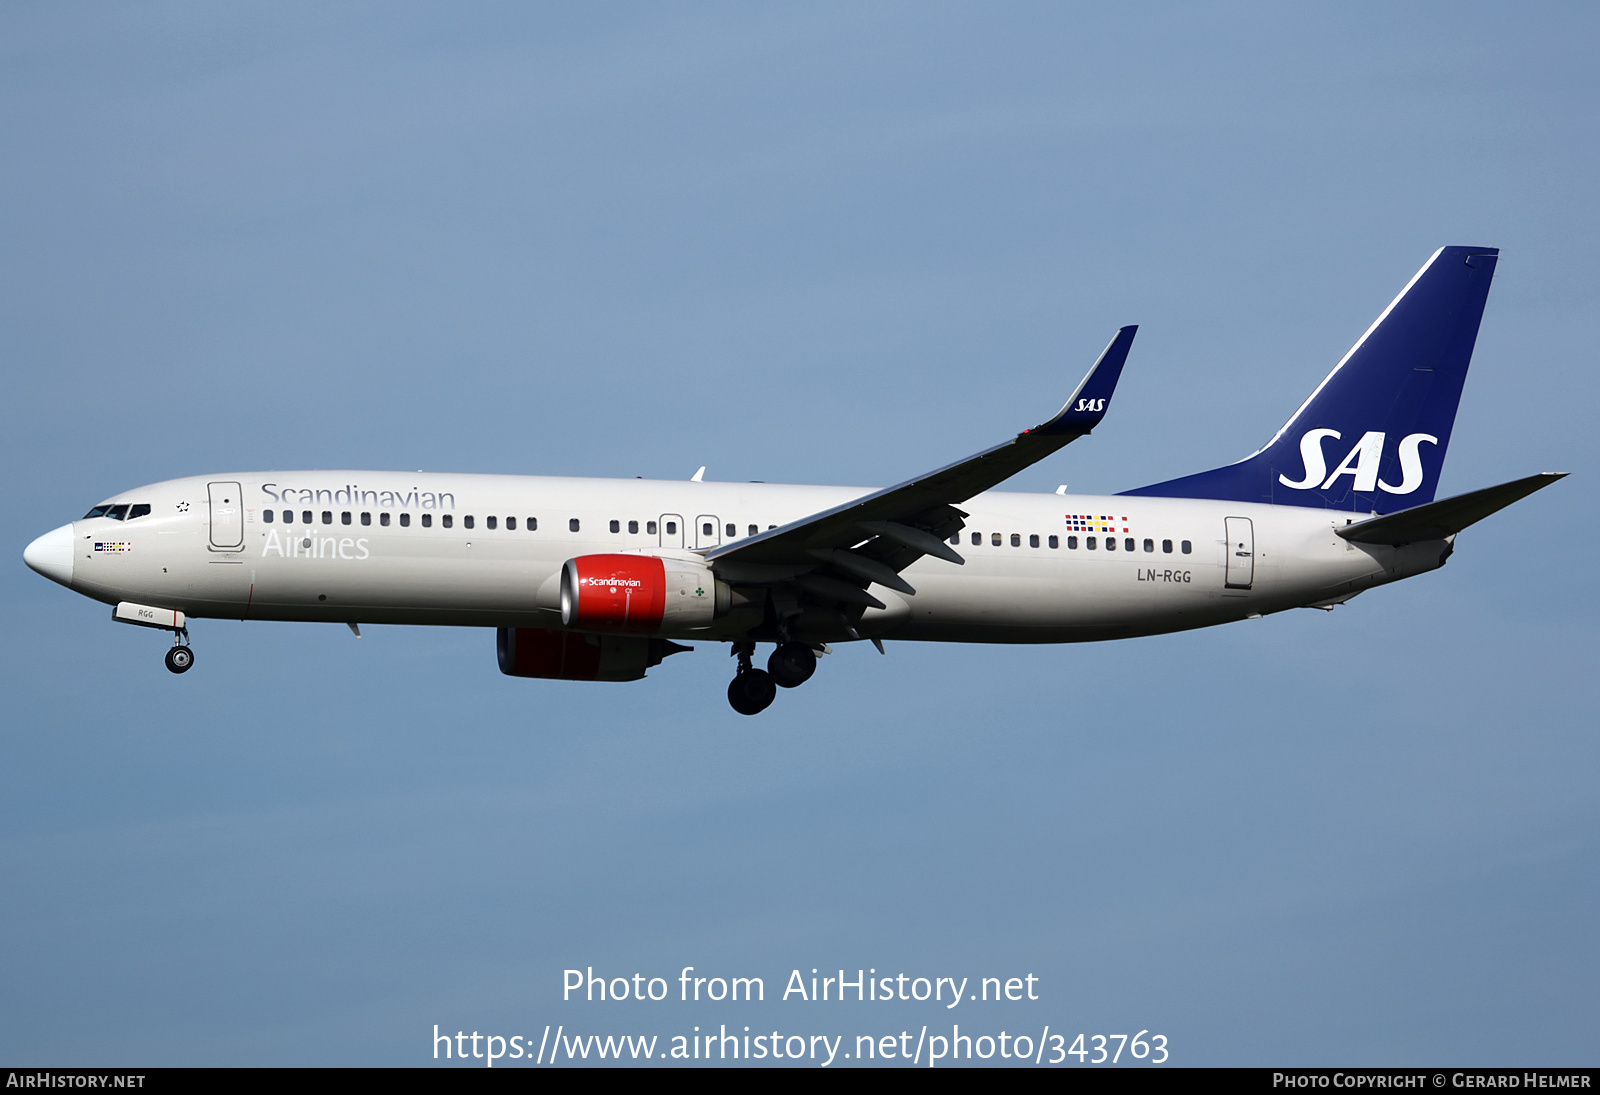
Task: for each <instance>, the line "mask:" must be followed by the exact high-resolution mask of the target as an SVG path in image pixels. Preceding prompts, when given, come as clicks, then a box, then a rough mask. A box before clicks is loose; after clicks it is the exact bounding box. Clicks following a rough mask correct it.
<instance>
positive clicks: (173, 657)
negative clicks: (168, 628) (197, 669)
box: [166, 631, 194, 673]
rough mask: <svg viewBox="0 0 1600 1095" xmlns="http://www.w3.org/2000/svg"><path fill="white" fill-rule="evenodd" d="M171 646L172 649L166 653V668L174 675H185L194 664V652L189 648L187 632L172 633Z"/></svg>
mask: <svg viewBox="0 0 1600 1095" xmlns="http://www.w3.org/2000/svg"><path fill="white" fill-rule="evenodd" d="M172 644H173V645H172V649H171V650H168V651H167V659H166V661H167V668H168V669H170V670H172V671H173V672H174V673H187V672H188V671H189V667H190V666H191V665H193V664H194V651H193V650H191V649H190V648H189V634H188V632H187V631H177V632H173V635H172Z"/></svg>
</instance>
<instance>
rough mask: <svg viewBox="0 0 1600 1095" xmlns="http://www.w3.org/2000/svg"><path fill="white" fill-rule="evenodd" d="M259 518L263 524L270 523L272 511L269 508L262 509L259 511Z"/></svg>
mask: <svg viewBox="0 0 1600 1095" xmlns="http://www.w3.org/2000/svg"><path fill="white" fill-rule="evenodd" d="M261 520H262V523H263V524H268V525H270V524H272V511H271V510H270V509H264V510H262V511H261Z"/></svg>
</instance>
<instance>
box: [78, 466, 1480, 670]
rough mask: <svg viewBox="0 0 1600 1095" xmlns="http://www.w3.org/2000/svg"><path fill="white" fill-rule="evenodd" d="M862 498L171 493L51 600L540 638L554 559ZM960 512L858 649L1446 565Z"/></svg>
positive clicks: (1063, 509) (1073, 516)
mask: <svg viewBox="0 0 1600 1095" xmlns="http://www.w3.org/2000/svg"><path fill="white" fill-rule="evenodd" d="M867 493H869V491H868V489H867V488H857V487H813V486H790V485H779V484H764V483H701V482H679V481H661V480H644V479H625V480H616V479H565V478H549V477H541V476H516V475H447V474H422V473H418V474H414V475H405V474H400V473H395V472H358V471H350V472H344V471H316V472H267V473H262V472H248V473H233V474H226V475H216V476H204V477H194V478H188V479H175V480H170V481H167V482H164V483H157V484H154V485H151V486H147V487H141V488H139V489H137V490H132V491H128V492H125V493H124V494H121V495H118V496H117V497H116V498H113V499H108V503H127V504H130V505H134V506H145V505H148V506H149V507H150V511H149V513H148V514H145V515H142V516H139V517H137V518H134V519H131V520H129V519H125V520H120V521H119V520H114V519H111V518H108V517H94V518H86V519H84V520H80V521H76V522H74V523H73V524H72V525H71V526H70V528H71V538H72V543H73V545H74V550H73V552H72V562H71V566H70V568H69V570H68V572H67V574H66V575H65V582H64V584H68V585H70V587H71V588H72V589H74V590H76V591H78V592H81V593H83V594H85V595H87V596H89V597H93V598H95V599H97V600H101V601H105V602H107V603H112V604H115V603H118V602H123V601H128V602H136V603H139V604H142V605H153V606H158V607H160V608H168V609H176V610H179V611H182V612H184V613H186V614H187V615H188V616H189V617H219V618H233V619H259V620H312V621H332V622H351V623H395V624H444V625H463V626H479V627H532V628H560V627H561V617H560V611H559V600H558V596H557V593H556V583H557V577H558V575H559V572H560V569H561V567H562V564H563V563H564V562H565V561H566V560H568V559H571V558H573V557H575V556H581V555H589V554H596V553H651V554H662V553H669V554H670V553H685V554H686V553H692V552H695V551H701V550H705V549H709V548H713V547H717V546H719V545H722V544H726V543H730V542H732V541H735V540H738V539H741V538H744V537H746V536H749V535H751V534H752V533H753V532H755V531H764V530H766V529H768V528H771V527H774V526H782V525H785V524H787V523H788V522H791V521H795V520H798V519H801V518H803V517H805V516H807V515H808V514H812V513H816V512H817V511H819V510H823V509H826V508H828V507H830V506H835V505H838V504H839V503H841V502H844V501H847V500H849V499H851V498H855V497H859V496H861V495H864V494H867ZM961 508H962V509H963V510H965V511H966V512H967V513H968V514H969V516H968V517H967V521H966V527H965V528H964V529H963V530H962V531H961V533H960V536H959V545H958V546H956V550H957V551H959V553H960V554H961V555H962V556H963V557H964V558H965V560H966V562H965V565H961V566H958V565H955V564H953V563H950V562H946V561H943V560H940V559H937V558H934V557H931V556H925V557H923V558H922V559H920V560H919V561H918V562H916V563H914V564H913V565H911V566H910V567H909V568H907V569H906V570H905V571H904V573H903V577H904V578H905V579H906V580H907V581H908V582H909V583H910V584H911V585H912V586H913V587H914V588H915V589H916V593H915V595H912V596H907V595H904V594H898V593H895V592H893V591H891V590H887V589H884V588H882V587H881V586H873V587H871V592H872V594H873V595H874V596H875V597H877V598H878V599H880V600H881V601H883V602H884V604H885V605H886V607H885V608H883V609H878V608H873V609H869V610H868V611H867V612H866V614H865V615H864V616H863V617H862V619H861V620H860V621H859V625H858V626H859V634H860V635H861V636H862V637H864V638H895V639H920V640H933V641H947V642H1078V641H1089V640H1099V639H1113V638H1124V637H1128V636H1134V635H1149V634H1156V633H1160V632H1168V631H1178V630H1184V629H1187V628H1194V627H1204V626H1207V625H1210V624H1216V623H1224V622H1227V621H1230V620H1238V619H1243V618H1246V617H1249V616H1254V615H1261V614H1266V613H1269V612H1276V611H1280V610H1282V609H1286V608H1293V607H1296V606H1303V605H1317V604H1327V603H1332V602H1336V601H1340V600H1344V599H1347V598H1348V597H1350V596H1353V595H1354V594H1355V593H1358V592H1360V591H1361V590H1363V589H1366V588H1368V587H1371V586H1374V585H1380V584H1383V583H1385V582H1390V581H1394V580H1397V579H1400V578H1404V577H1409V576H1411V575H1413V574H1419V573H1422V572H1424V571H1428V570H1433V569H1435V568H1437V567H1438V566H1440V565H1442V563H1443V562H1444V559H1445V557H1447V556H1448V554H1449V550H1450V545H1449V544H1448V543H1447V542H1446V541H1443V540H1440V541H1431V542H1428V543H1423V544H1411V545H1407V546H1405V547H1401V548H1391V547H1383V546H1372V545H1360V544H1352V543H1349V542H1347V541H1345V540H1343V539H1341V538H1340V537H1339V536H1337V535H1335V534H1334V529H1335V528H1336V527H1339V526H1342V525H1345V524H1347V523H1349V521H1350V520H1352V519H1359V518H1360V517H1362V516H1365V515H1364V514H1345V513H1337V512H1333V511H1328V510H1321V509H1309V508H1304V507H1298V506H1272V505H1252V504H1244V503H1237V502H1217V501H1206V500H1193V499H1171V498H1150V497H1122V496H1086V495H1054V494H1046V495H1038V494H1014V493H1001V492H995V491H992V492H988V493H985V494H980V495H978V496H977V497H975V498H972V499H970V500H969V501H967V502H965V503H963V504H962V507H961ZM269 511H270V513H271V517H270V519H269V518H268V512H269ZM286 513H287V514H289V515H290V516H291V518H292V520H288V521H286V520H285V514H286ZM447 518H448V524H449V527H445V525H446V519H447ZM730 528H731V531H730ZM62 531H64V530H62ZM1108 540H1109V541H1110V542H1111V544H1112V545H1114V547H1112V548H1110V549H1108ZM954 543H955V542H954V541H952V544H953V545H954ZM1091 544H1093V547H1092V548H1091V547H1090V545H1091ZM1052 545H1053V546H1052ZM1074 545H1075V546H1074ZM1130 545H1131V546H1130ZM1185 545H1187V549H1186V547H1185ZM57 580H58V581H60V580H63V578H62V577H57ZM757 623H759V616H758V615H752V614H751V612H748V611H741V609H740V608H739V607H738V606H737V605H736V606H735V607H734V609H733V610H732V611H731V612H729V613H727V614H726V615H725V616H723V617H721V618H719V619H718V620H716V621H715V622H714V623H713V624H712V625H710V626H709V627H705V628H700V629H696V630H692V631H682V632H666V633H664V634H665V635H666V637H669V638H679V639H739V638H742V637H744V636H745V635H746V634H747V633H748V631H749V629H750V628H751V627H752V626H754V625H755V624H757ZM817 637H818V638H820V639H823V640H828V639H837V638H842V637H844V636H827V635H819V636H817Z"/></svg>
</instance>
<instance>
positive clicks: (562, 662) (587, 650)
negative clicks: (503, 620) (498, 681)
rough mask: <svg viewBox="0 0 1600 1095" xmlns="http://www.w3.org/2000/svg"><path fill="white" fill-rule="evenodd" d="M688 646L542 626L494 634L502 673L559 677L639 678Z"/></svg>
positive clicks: (656, 640)
mask: <svg viewBox="0 0 1600 1095" xmlns="http://www.w3.org/2000/svg"><path fill="white" fill-rule="evenodd" d="M688 649H690V648H689V647H687V646H679V645H678V644H677V643H675V642H672V641H671V640H669V639H647V638H644V637H642V636H636V635H585V634H583V633H581V632H578V631H550V630H548V629H546V628H542V627H502V628H500V629H499V632H498V634H497V635H496V636H495V653H496V654H497V655H498V656H499V658H500V672H502V673H504V674H506V675H507V676H508V677H544V678H547V679H550V680H558V681H636V680H639V679H640V678H642V677H643V676H644V671H645V670H646V669H649V668H650V667H651V666H652V665H660V664H661V659H663V658H665V657H668V656H669V655H672V654H676V653H678V652H679V651H680V650H688Z"/></svg>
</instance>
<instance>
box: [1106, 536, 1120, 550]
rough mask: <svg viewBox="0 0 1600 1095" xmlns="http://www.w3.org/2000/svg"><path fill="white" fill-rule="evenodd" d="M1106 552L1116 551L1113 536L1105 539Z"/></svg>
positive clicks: (1115, 541)
mask: <svg viewBox="0 0 1600 1095" xmlns="http://www.w3.org/2000/svg"><path fill="white" fill-rule="evenodd" d="M1106 550H1107V551H1116V550H1117V538H1116V537H1115V536H1107V537H1106Z"/></svg>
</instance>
